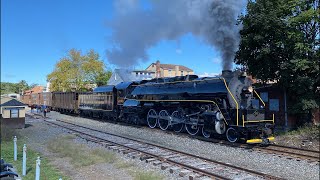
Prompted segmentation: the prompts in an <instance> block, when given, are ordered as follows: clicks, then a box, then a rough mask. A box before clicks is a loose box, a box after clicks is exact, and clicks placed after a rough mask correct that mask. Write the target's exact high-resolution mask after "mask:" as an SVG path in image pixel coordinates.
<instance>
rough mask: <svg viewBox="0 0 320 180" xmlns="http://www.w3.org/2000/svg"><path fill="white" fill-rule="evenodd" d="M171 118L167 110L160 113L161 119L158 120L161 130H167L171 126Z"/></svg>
mask: <svg viewBox="0 0 320 180" xmlns="http://www.w3.org/2000/svg"><path fill="white" fill-rule="evenodd" d="M170 121H171V117H170V116H169V113H168V111H167V110H162V111H160V112H159V118H158V124H159V127H160V129H162V130H164V131H165V130H167V129H168V127H169V126H170V124H171V122H170Z"/></svg>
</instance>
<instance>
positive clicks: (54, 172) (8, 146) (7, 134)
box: [1, 128, 69, 180]
mask: <svg viewBox="0 0 320 180" xmlns="http://www.w3.org/2000/svg"><path fill="white" fill-rule="evenodd" d="M14 135H17V138H18V141H17V146H18V157H17V161H13V136H14ZM1 139H2V141H1V157H2V158H3V159H4V160H5V161H6V162H7V163H10V164H12V165H13V166H14V167H15V168H16V169H17V173H18V174H19V175H22V148H23V144H24V143H25V140H24V139H23V138H21V137H20V136H19V135H18V134H17V133H16V132H15V131H14V130H8V129H5V128H1ZM38 156H40V157H41V165H40V179H43V180H49V179H59V177H62V178H63V179H64V180H65V179H69V178H68V177H65V176H63V175H62V174H61V173H60V172H59V170H58V169H56V168H55V167H54V166H52V165H50V161H49V159H47V158H45V157H42V156H41V154H39V153H37V152H35V151H33V150H31V149H30V148H28V147H27V174H26V176H23V179H24V180H29V179H30V180H31V179H32V180H33V179H34V178H35V168H36V159H37V157H38Z"/></svg>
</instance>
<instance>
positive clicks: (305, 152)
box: [254, 144, 320, 164]
mask: <svg viewBox="0 0 320 180" xmlns="http://www.w3.org/2000/svg"><path fill="white" fill-rule="evenodd" d="M254 149H255V150H258V151H263V152H267V153H273V154H276V155H280V156H286V158H289V159H291V158H296V159H297V160H306V161H308V162H316V163H318V164H319V162H320V152H319V151H314V150H309V149H301V148H296V147H288V146H281V145H276V144H271V145H270V146H267V147H254Z"/></svg>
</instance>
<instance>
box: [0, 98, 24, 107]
mask: <svg viewBox="0 0 320 180" xmlns="http://www.w3.org/2000/svg"><path fill="white" fill-rule="evenodd" d="M0 106H26V105H25V104H24V103H22V102H21V101H18V100H16V99H13V98H10V97H1V104H0Z"/></svg>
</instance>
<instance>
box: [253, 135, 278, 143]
mask: <svg viewBox="0 0 320 180" xmlns="http://www.w3.org/2000/svg"><path fill="white" fill-rule="evenodd" d="M268 139H269V141H274V137H273V136H272V137H268ZM247 143H249V144H251V143H262V139H249V140H247Z"/></svg>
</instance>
